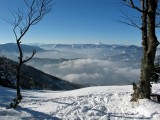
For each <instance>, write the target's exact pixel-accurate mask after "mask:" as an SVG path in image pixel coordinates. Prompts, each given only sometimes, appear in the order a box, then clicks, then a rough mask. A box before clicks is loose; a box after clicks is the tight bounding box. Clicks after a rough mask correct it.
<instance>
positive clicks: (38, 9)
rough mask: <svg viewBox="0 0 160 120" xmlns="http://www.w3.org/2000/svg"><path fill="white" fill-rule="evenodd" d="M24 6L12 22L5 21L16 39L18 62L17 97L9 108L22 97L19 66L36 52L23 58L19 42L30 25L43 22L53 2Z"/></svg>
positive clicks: (31, 0)
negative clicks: (11, 27) (11, 28)
mask: <svg viewBox="0 0 160 120" xmlns="http://www.w3.org/2000/svg"><path fill="white" fill-rule="evenodd" d="M23 2H24V4H25V8H26V9H25V10H20V9H19V8H18V9H17V11H13V12H11V13H12V16H13V20H11V19H9V20H6V21H7V22H8V23H9V24H11V25H12V26H13V33H14V35H15V38H16V43H17V46H18V50H19V57H18V59H19V62H18V65H17V74H16V78H17V97H16V98H15V99H14V103H13V102H12V103H11V107H13V108H16V106H17V104H19V103H20V101H21V100H22V95H21V92H20V72H21V66H22V65H23V64H24V63H26V62H28V61H29V60H31V59H32V58H33V56H34V55H35V53H36V51H35V50H33V52H32V55H31V56H30V57H29V58H28V59H24V58H23V50H22V48H21V40H22V38H23V37H24V36H25V34H26V33H27V32H28V30H29V29H30V27H31V26H32V25H36V24H38V23H39V22H40V21H42V20H43V18H44V16H45V15H46V14H47V13H49V12H50V11H51V10H52V6H53V2H52V0H23Z"/></svg>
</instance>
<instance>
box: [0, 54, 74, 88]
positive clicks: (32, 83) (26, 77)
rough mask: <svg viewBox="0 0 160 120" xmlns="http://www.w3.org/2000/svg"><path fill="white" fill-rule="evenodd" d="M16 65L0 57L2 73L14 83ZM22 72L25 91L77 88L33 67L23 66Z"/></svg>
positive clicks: (22, 84)
mask: <svg viewBox="0 0 160 120" xmlns="http://www.w3.org/2000/svg"><path fill="white" fill-rule="evenodd" d="M16 65H17V63H16V62H14V61H12V60H10V59H7V58H4V57H0V71H1V72H3V74H4V76H7V75H8V76H9V77H8V79H10V81H12V82H15V81H16V80H15V79H16V78H15V75H16ZM21 70H22V71H21V87H22V88H23V89H49V90H71V89H76V88H77V86H76V85H75V84H72V83H69V82H67V81H64V80H62V79H60V78H58V77H54V76H51V75H49V74H46V73H44V72H42V71H40V70H37V69H35V68H33V67H31V66H27V65H23V66H22V68H21ZM3 74H2V75H3ZM2 77H3V76H1V78H2Z"/></svg>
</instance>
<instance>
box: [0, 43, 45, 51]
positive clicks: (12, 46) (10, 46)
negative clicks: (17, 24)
mask: <svg viewBox="0 0 160 120" xmlns="http://www.w3.org/2000/svg"><path fill="white" fill-rule="evenodd" d="M21 47H22V50H23V52H26V53H30V52H32V51H33V50H34V49H35V50H36V51H37V52H42V51H45V50H44V49H42V48H40V47H38V46H30V45H25V44H21ZM0 52H1V53H5V52H7V53H8V52H12V53H17V52H19V50H18V47H17V44H16V43H6V44H0Z"/></svg>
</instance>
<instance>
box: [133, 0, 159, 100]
mask: <svg viewBox="0 0 160 120" xmlns="http://www.w3.org/2000/svg"><path fill="white" fill-rule="evenodd" d="M141 3H142V8H143V11H146V12H142V45H143V58H142V66H141V78H140V84H139V86H137V85H135V84H134V86H133V89H134V93H133V94H132V99H131V101H137V100H138V99H143V98H148V99H150V94H151V84H150V82H151V80H152V79H153V73H154V71H155V66H154V59H155V55H156V49H157V46H158V45H159V42H158V40H157V37H156V32H155V29H156V27H155V23H156V9H157V0H142V1H141ZM144 6H145V7H144Z"/></svg>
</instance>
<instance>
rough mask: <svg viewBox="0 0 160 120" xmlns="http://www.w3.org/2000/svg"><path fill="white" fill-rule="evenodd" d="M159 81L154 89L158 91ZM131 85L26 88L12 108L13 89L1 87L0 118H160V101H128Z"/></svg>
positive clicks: (75, 119)
mask: <svg viewBox="0 0 160 120" xmlns="http://www.w3.org/2000/svg"><path fill="white" fill-rule="evenodd" d="M159 88H160V85H153V92H154V93H159V94H160V89H159ZM131 93H132V86H99V87H90V88H83V89H79V90H73V91H59V92H57V91H56V92H55V91H27V90H23V92H22V94H23V100H22V102H21V103H20V106H19V107H18V108H17V109H16V110H14V109H9V107H8V105H9V103H10V101H11V99H12V98H14V96H15V91H14V90H11V89H7V88H2V87H0V120H20V119H21V120H44V119H45V120H133V119H134V120H140V119H141V120H159V119H160V104H158V103H156V102H153V101H149V100H145V99H144V100H140V101H139V102H138V103H132V102H130V97H131V96H130V94H131Z"/></svg>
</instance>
